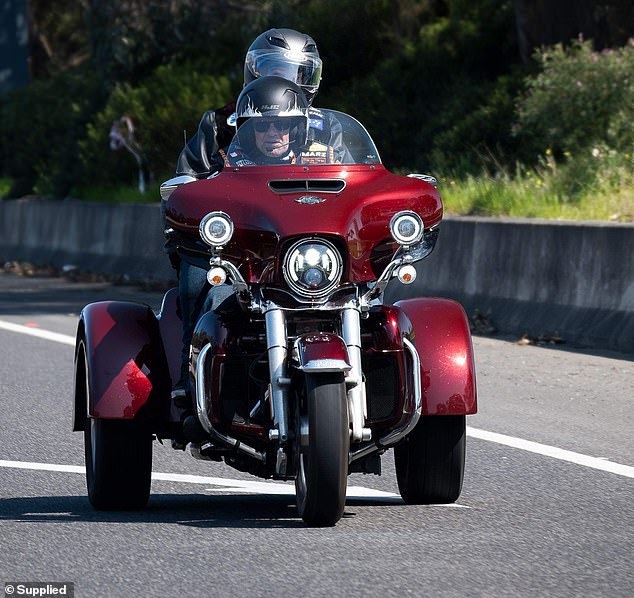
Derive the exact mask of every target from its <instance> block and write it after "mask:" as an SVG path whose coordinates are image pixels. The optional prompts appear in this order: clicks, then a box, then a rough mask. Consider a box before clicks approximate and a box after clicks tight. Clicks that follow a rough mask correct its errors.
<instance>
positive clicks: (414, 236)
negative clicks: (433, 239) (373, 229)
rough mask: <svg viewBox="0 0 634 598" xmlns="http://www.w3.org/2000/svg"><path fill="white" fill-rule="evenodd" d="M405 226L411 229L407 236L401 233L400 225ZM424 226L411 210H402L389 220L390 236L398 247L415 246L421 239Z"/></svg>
mask: <svg viewBox="0 0 634 598" xmlns="http://www.w3.org/2000/svg"><path fill="white" fill-rule="evenodd" d="M403 224H406V225H409V226H410V227H412V228H413V231H412V232H411V233H409V234H405V233H403V231H402V229H401V228H400V227H401V225H403ZM424 232H425V226H424V224H423V219H422V218H421V217H420V216H419V215H418V214H417V213H416V212H413V211H412V210H402V211H401V212H397V213H396V214H394V216H392V219H391V220H390V234H391V235H392V238H393V239H394V240H395V241H396V242H397V243H398V244H399V245H406V246H411V245H416V244H417V243H420V242H421V241H422V239H423V234H424Z"/></svg>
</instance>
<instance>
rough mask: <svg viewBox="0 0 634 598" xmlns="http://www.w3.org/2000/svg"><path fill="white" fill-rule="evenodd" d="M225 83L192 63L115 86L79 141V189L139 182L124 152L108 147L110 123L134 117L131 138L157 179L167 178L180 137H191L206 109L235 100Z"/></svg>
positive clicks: (132, 161)
mask: <svg viewBox="0 0 634 598" xmlns="http://www.w3.org/2000/svg"><path fill="white" fill-rule="evenodd" d="M235 97H236V94H235V92H234V91H232V89H231V84H230V82H229V79H228V78H226V77H215V76H212V75H207V74H203V73H200V72H198V71H197V70H196V69H195V68H194V67H193V66H192V65H177V64H171V65H165V66H161V67H159V68H157V69H156V71H154V72H153V73H152V74H151V75H150V76H149V77H148V78H147V79H145V80H144V81H142V82H141V83H140V84H139V85H137V86H135V87H132V86H131V85H129V84H127V83H120V84H117V85H116V86H115V88H114V90H113V91H112V94H111V95H110V98H109V100H108V103H107V105H106V106H105V108H104V109H103V110H102V111H101V112H100V113H99V114H97V115H96V116H95V117H94V119H93V120H92V122H91V123H90V124H89V125H88V127H87V134H86V138H85V139H84V140H83V141H82V142H81V143H80V147H81V160H82V164H83V172H82V176H81V177H79V178H78V183H79V185H80V186H81V185H84V186H85V185H93V184H97V185H114V184H131V183H134V182H135V181H136V179H137V164H136V161H135V159H134V157H133V156H132V155H131V154H130V153H129V152H127V151H126V150H124V149H121V150H118V151H113V150H111V149H110V145H109V144H110V141H109V136H108V135H109V132H110V128H111V126H112V123H113V122H114V121H116V120H118V119H120V118H121V117H122V116H128V117H130V118H131V119H132V121H133V123H134V126H135V138H136V140H137V141H138V142H139V143H140V144H141V146H142V148H143V150H144V153H145V155H146V156H147V162H148V167H149V169H150V171H152V172H153V173H154V174H155V176H156V177H157V178H161V177H165V176H171V175H172V173H173V172H174V167H175V165H176V159H177V157H178V154H179V152H180V150H181V149H182V147H183V139H184V136H183V133H184V132H185V133H186V135H187V137H191V136H192V135H193V134H194V133H195V132H196V129H197V127H198V122H199V121H200V117H201V116H202V114H203V112H204V111H205V110H209V109H212V108H217V107H220V106H223V105H224V104H226V103H227V102H228V101H230V100H232V99H234V98H235Z"/></svg>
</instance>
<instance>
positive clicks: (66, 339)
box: [0, 320, 75, 347]
mask: <svg viewBox="0 0 634 598" xmlns="http://www.w3.org/2000/svg"><path fill="white" fill-rule="evenodd" d="M0 329H2V330H9V331H10V332H19V333H20V334H28V335H29V336H36V337H38V338H43V339H46V340H47V341H55V342H56V343H62V344H64V345H71V346H73V347H74V346H75V337H74V336H69V335H68V334H60V333H59V332H50V331H49V330H42V329H40V328H31V327H30V326H22V325H20V324H14V323H13V322H5V321H4V320H0Z"/></svg>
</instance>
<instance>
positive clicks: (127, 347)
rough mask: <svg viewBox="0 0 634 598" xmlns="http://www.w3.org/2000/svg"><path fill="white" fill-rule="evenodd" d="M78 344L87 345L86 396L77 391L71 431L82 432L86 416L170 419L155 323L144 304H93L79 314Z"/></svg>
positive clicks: (166, 376) (167, 382) (166, 378)
mask: <svg viewBox="0 0 634 598" xmlns="http://www.w3.org/2000/svg"><path fill="white" fill-rule="evenodd" d="M77 340H78V343H77V349H80V344H81V343H84V344H85V350H86V359H87V383H88V397H87V398H86V397H82V396H80V393H81V390H80V391H79V392H78V390H77V389H76V392H75V421H74V423H73V430H83V428H84V424H85V414H87V415H88V416H89V417H95V418H104V419H135V418H146V419H154V418H156V419H166V418H167V417H168V410H169V393H170V388H171V386H170V379H169V374H168V373H167V364H166V360H165V356H164V353H163V343H162V341H161V333H160V330H159V323H158V320H157V318H156V316H155V315H154V313H153V312H152V310H151V309H150V308H149V307H148V306H147V305H142V304H139V303H131V302H124V301H101V302H98V303H91V304H89V305H87V306H86V307H84V309H83V310H82V312H81V315H80V319H79V326H78V332H77ZM77 357H78V351H77V354H76V357H75V359H76V360H77ZM78 388H80V389H81V386H78Z"/></svg>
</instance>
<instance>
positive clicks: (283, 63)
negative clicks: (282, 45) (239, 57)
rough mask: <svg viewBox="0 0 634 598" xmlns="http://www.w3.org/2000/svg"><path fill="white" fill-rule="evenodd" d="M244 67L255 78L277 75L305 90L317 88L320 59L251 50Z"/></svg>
mask: <svg viewBox="0 0 634 598" xmlns="http://www.w3.org/2000/svg"><path fill="white" fill-rule="evenodd" d="M246 65H247V68H248V69H249V70H250V71H251V73H252V74H253V76H254V77H256V78H258V77H269V76H271V75H277V76H278V77H282V78H284V79H287V80H288V81H292V82H293V83H296V84H297V85H299V86H301V87H307V88H316V87H319V81H320V80H321V59H319V58H316V57H314V56H306V55H305V54H302V53H298V52H291V51H289V52H271V51H270V50H251V51H250V52H247V58H246Z"/></svg>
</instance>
